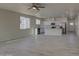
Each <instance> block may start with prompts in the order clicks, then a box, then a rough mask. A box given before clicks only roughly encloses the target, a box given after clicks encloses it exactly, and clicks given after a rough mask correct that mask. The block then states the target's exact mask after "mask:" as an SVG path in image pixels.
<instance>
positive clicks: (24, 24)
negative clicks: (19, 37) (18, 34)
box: [20, 16, 30, 29]
mask: <svg viewBox="0 0 79 59" xmlns="http://www.w3.org/2000/svg"><path fill="white" fill-rule="evenodd" d="M28 28H30V18H27V17H23V16H20V29H28Z"/></svg>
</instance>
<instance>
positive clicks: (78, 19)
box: [75, 16, 79, 36]
mask: <svg viewBox="0 0 79 59" xmlns="http://www.w3.org/2000/svg"><path fill="white" fill-rule="evenodd" d="M75 31H76V34H77V36H79V16H77V17H76V19H75Z"/></svg>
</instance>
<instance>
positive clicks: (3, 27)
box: [0, 9, 36, 41]
mask: <svg viewBox="0 0 79 59" xmlns="http://www.w3.org/2000/svg"><path fill="white" fill-rule="evenodd" d="M20 16H26V17H29V18H31V28H30V29H27V30H20ZM35 19H36V17H33V16H28V15H24V14H19V13H15V12H11V11H7V10H2V9H0V41H4V40H10V39H16V38H21V37H25V36H26V37H28V36H29V35H31V34H32V32H31V31H32V28H34V26H35Z"/></svg>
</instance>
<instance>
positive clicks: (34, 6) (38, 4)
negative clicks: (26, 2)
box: [28, 3, 45, 10]
mask: <svg viewBox="0 0 79 59" xmlns="http://www.w3.org/2000/svg"><path fill="white" fill-rule="evenodd" d="M40 8H45V7H44V6H42V4H40V3H32V6H31V7H30V8H28V9H33V10H40Z"/></svg>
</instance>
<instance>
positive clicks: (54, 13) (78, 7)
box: [0, 3, 79, 18]
mask: <svg viewBox="0 0 79 59" xmlns="http://www.w3.org/2000/svg"><path fill="white" fill-rule="evenodd" d="M42 5H44V6H45V8H41V9H40V11H37V10H28V8H29V7H30V6H31V3H0V8H2V9H8V10H11V11H15V12H19V13H23V14H28V15H33V16H37V17H41V18H49V17H64V16H75V15H77V14H78V13H79V3H42Z"/></svg>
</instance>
